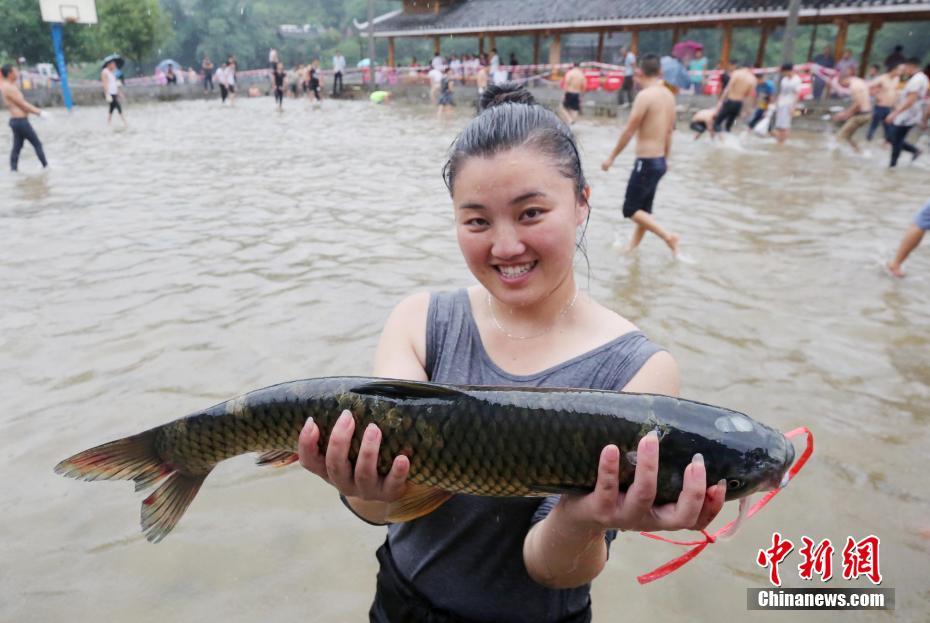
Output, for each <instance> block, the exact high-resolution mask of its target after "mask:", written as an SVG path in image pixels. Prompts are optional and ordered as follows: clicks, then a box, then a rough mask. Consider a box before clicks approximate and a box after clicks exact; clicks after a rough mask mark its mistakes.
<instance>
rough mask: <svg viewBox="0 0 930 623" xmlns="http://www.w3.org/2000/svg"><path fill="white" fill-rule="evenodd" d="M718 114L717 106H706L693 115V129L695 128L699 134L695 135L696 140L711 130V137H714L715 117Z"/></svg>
mask: <svg viewBox="0 0 930 623" xmlns="http://www.w3.org/2000/svg"><path fill="white" fill-rule="evenodd" d="M716 115H717V109H716V108H705V109H703V110H699V111H697V112H696V113H694V116H693V117H691V126H690V127H691V129H692V130H694V131H695V132H696V133H697V134H695V135H694V140H698V139H699V138H701V136H703V135H704V132H707V131H708V130H710V138H711V140H713V138H714V134H715V132H714V117H716Z"/></svg>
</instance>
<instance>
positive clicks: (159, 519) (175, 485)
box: [142, 472, 207, 543]
mask: <svg viewBox="0 0 930 623" xmlns="http://www.w3.org/2000/svg"><path fill="white" fill-rule="evenodd" d="M206 477H207V474H200V475H191V474H182V473H181V472H175V473H173V474H171V476H170V477H169V478H168V480H166V481H165V482H164V484H162V485H161V486H160V487H158V488H157V489H155V491H153V492H152V494H151V495H150V496H149V497H147V498H145V499H144V500H142V532H144V533H145V538H146V539H148V540H149V541H150V542H152V543H158V542H159V541H161V540H162V539H163V538H165V536H166V535H167V534H168V533H169V532H171V530H172V529H173V528H174V526H175V525H177V523H178V520H179V519H181V516H182V515H183V514H184V511H186V510H187V507H188V506H190V503H191V502H193V501H194V496H196V495H197V492H198V491H200V485H202V484H203V481H204V480H205V479H206Z"/></svg>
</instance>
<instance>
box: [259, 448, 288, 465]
mask: <svg viewBox="0 0 930 623" xmlns="http://www.w3.org/2000/svg"><path fill="white" fill-rule="evenodd" d="M297 458H298V457H297V453H296V452H291V451H290V450H270V451H268V452H264V453H262V454H260V455H259V456H258V458H257V459H256V460H255V464H256V465H258V466H260V467H265V466H270V467H286V466H287V465H290V464H291V463H293V462H294V461H296V460H297Z"/></svg>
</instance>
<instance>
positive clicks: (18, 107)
mask: <svg viewBox="0 0 930 623" xmlns="http://www.w3.org/2000/svg"><path fill="white" fill-rule="evenodd" d="M0 78H2V79H0V95H3V103H4V104H5V105H6V109H7V110H8V111H10V129H11V130H13V150H12V151H11V152H10V170H11V171H17V170H19V153H20V152H21V151H22V149H23V144H24V143H25V142H26V141H29V144H30V145H32V148H33V149H34V150H35V151H36V157H38V158H39V162H41V163H42V168H43V169H44V168H45V167H47V166H48V160H46V159H45V150H43V149H42V141H40V140H39V136H38V135H37V134H36V131H35V130H34V129H33V128H32V124H31V123H29V115H39V116H41V117H45V116H47V115H48V113H46V112H45V111H43V110H42V109H40V108H37V107H35V106H33V105H32V104H30V103H29V102H27V101H26V98H25V97H23V93H22V91H20V90H19V87H18V86H17V81H18V80H19V74H18V72H17V71H16V68H15V67H13V66H12V65H3V66H2V67H0Z"/></svg>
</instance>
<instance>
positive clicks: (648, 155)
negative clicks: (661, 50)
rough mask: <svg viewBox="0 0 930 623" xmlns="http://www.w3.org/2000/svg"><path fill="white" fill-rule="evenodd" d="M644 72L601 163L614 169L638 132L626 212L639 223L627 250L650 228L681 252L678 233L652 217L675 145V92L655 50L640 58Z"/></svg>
mask: <svg viewBox="0 0 930 623" xmlns="http://www.w3.org/2000/svg"><path fill="white" fill-rule="evenodd" d="M640 69H641V70H642V72H643V78H642V82H641V86H642V90H641V91H640V92H639V93H638V94H637V95H636V98H635V99H634V100H633V109H632V110H631V111H630V118H629V119H627V122H626V127H625V128H624V129H623V133H622V134H621V135H620V140H618V141H617V146H616V147H614V149H613V151H612V152H611V153H610V156H609V157H608V158H607V160H605V161H604V162H603V163H602V164H601V168H602V169H603V170H604V171H607V170H608V169H610V167H611V165H612V164H613V163H614V159H615V158H616V157H617V156H618V155H620V152H622V151H623V148H624V147H626V145H627V143H629V142H630V139H632V138H633V135H634V134H635V135H636V162H635V163H634V165H633V173H632V174H631V175H630V181H629V182H628V183H627V187H626V199H625V200H624V202H623V216H624V217H626V218H628V219H631V220H632V221H633V222H634V223H636V230H635V231H634V232H633V237H632V238H631V239H630V245H629V247H628V248H627V252H630V251H633V250H634V249H635V248H636V247H638V246H639V243H640V242H641V241H642V239H643V236H644V235H645V234H646V232H647V231H651V232H652V233H654V234H655V235H656V236H658V237H659V238H661V239H662V240H664V241H665V244H667V245H668V248H669V249H671V250H672V255H677V254H678V239H679V236H678V235H677V234H671V233H669V232H667V231H665V230H664V229H662V227H660V226H659V224H658V223H657V222H656V220H655V219H654V218H652V202H653V199H655V196H656V188H657V187H658V185H659V180H660V179H662V176H663V175H665V171H666V170H667V167H666V164H665V159H666V158H667V157H668V155H669V152H670V151H671V147H672V132H674V130H675V96H674V95H672V93H671V91H669V90H668V89H667V88H666V87H665V85H664V84H663V83H662V75H661V70H662V65H661V63H660V61H659V57H658V56H656V55H655V54H646V55H644V56H643V57H642V59H641V60H640Z"/></svg>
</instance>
